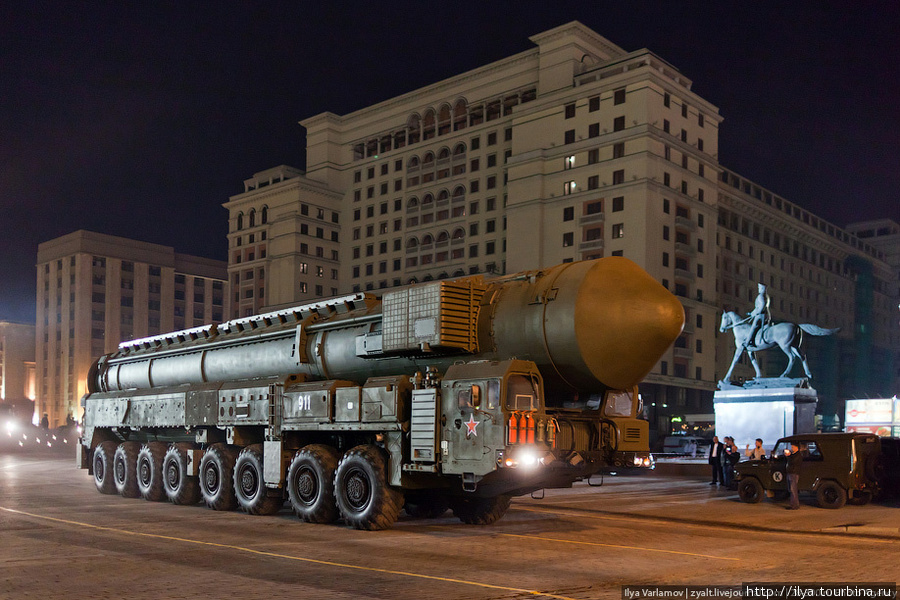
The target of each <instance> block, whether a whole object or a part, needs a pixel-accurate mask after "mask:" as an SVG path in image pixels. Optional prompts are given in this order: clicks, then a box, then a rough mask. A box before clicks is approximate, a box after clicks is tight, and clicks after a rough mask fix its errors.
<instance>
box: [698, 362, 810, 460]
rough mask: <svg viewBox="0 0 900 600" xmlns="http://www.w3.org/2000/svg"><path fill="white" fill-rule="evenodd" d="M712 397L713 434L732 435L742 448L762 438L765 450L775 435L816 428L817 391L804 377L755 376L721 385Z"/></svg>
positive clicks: (769, 449) (786, 434)
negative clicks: (743, 381) (735, 382)
mask: <svg viewBox="0 0 900 600" xmlns="http://www.w3.org/2000/svg"><path fill="white" fill-rule="evenodd" d="M719 385H720V388H723V389H720V390H718V391H716V393H715V395H714V396H713V406H714V407H715V413H716V435H718V436H719V439H720V440H721V439H722V438H724V437H725V436H726V435H730V436H731V437H733V438H734V440H735V444H737V446H738V448H740V449H741V450H743V449H744V447H745V446H746V445H747V444H750V447H751V448H752V447H753V442H754V440H755V439H756V438H762V440H763V447H764V448H765V449H766V453H767V454H768V453H769V452H771V451H772V448H773V447H774V446H775V442H776V441H777V440H778V438H782V437H785V436H789V435H793V434H795V433H812V432H815V430H816V402H817V401H818V396H817V394H816V390H815V389H813V388H811V387H809V383H808V381H807V380H806V379H788V378H773V379H758V380H751V381H748V382H746V383H744V385H743V386H738V385H732V384H724V383H722V382H720V384H719Z"/></svg>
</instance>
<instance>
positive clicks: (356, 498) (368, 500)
mask: <svg viewBox="0 0 900 600" xmlns="http://www.w3.org/2000/svg"><path fill="white" fill-rule="evenodd" d="M386 465H387V460H386V459H385V456H384V454H383V453H382V451H381V449H380V448H378V447H377V446H356V447H355V448H351V449H350V450H348V451H347V453H346V454H344V457H343V458H342V459H341V462H340V464H339V465H338V467H337V471H336V472H335V474H334V492H335V500H336V501H337V506H338V510H339V511H340V513H341V516H342V517H343V518H344V521H345V522H346V523H347V524H348V525H351V526H353V527H355V528H356V529H368V530H370V531H374V530H377V529H388V528H389V527H390V526H391V525H393V524H394V522H395V521H396V520H397V517H398V516H400V510H401V509H402V508H403V494H402V493H400V492H399V491H397V490H395V489H393V488H391V487H390V486H389V485H388V484H387V467H386Z"/></svg>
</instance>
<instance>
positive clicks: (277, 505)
mask: <svg viewBox="0 0 900 600" xmlns="http://www.w3.org/2000/svg"><path fill="white" fill-rule="evenodd" d="M234 496H235V498H237V503H238V506H240V507H241V510H242V511H244V512H245V513H247V514H248V515H271V514H274V513H277V512H278V511H279V510H280V509H281V505H282V504H284V496H283V495H282V492H281V490H271V491H270V490H269V489H268V488H266V482H265V479H264V477H263V447H262V444H253V445H252V446H247V447H246V448H244V449H243V450H241V453H240V454H239V455H238V458H237V461H235V463H234Z"/></svg>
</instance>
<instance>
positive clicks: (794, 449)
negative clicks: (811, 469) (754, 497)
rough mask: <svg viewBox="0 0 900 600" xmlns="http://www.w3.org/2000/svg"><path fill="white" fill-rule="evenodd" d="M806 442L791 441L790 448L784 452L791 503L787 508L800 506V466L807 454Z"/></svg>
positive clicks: (792, 508)
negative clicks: (798, 443)
mask: <svg viewBox="0 0 900 600" xmlns="http://www.w3.org/2000/svg"><path fill="white" fill-rule="evenodd" d="M807 453H808V452H807V450H806V444H801V445H799V446H798V445H797V444H796V443H795V442H791V449H790V451H789V452H785V455H786V456H787V464H786V465H785V471H786V472H787V478H788V489H789V490H790V492H791V505H790V506H789V507H788V510H797V509H799V508H800V467H801V465H802V464H803V457H804V456H805V455H806V454H807Z"/></svg>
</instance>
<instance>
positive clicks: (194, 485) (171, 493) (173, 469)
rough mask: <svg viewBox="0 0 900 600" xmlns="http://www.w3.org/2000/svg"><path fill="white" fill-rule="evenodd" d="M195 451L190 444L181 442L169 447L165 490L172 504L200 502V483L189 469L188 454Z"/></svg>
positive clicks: (165, 472)
mask: <svg viewBox="0 0 900 600" xmlns="http://www.w3.org/2000/svg"><path fill="white" fill-rule="evenodd" d="M193 449H194V445H193V444H191V443H190V442H179V443H177V444H172V445H171V446H169V449H168V450H167V451H166V455H165V456H164V457H163V489H164V490H165V492H166V498H168V499H169V502H171V503H172V504H197V503H198V502H200V481H199V480H198V478H197V477H196V476H194V477H191V476H190V475H188V469H187V453H188V452H190V451H192V450H193Z"/></svg>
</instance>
